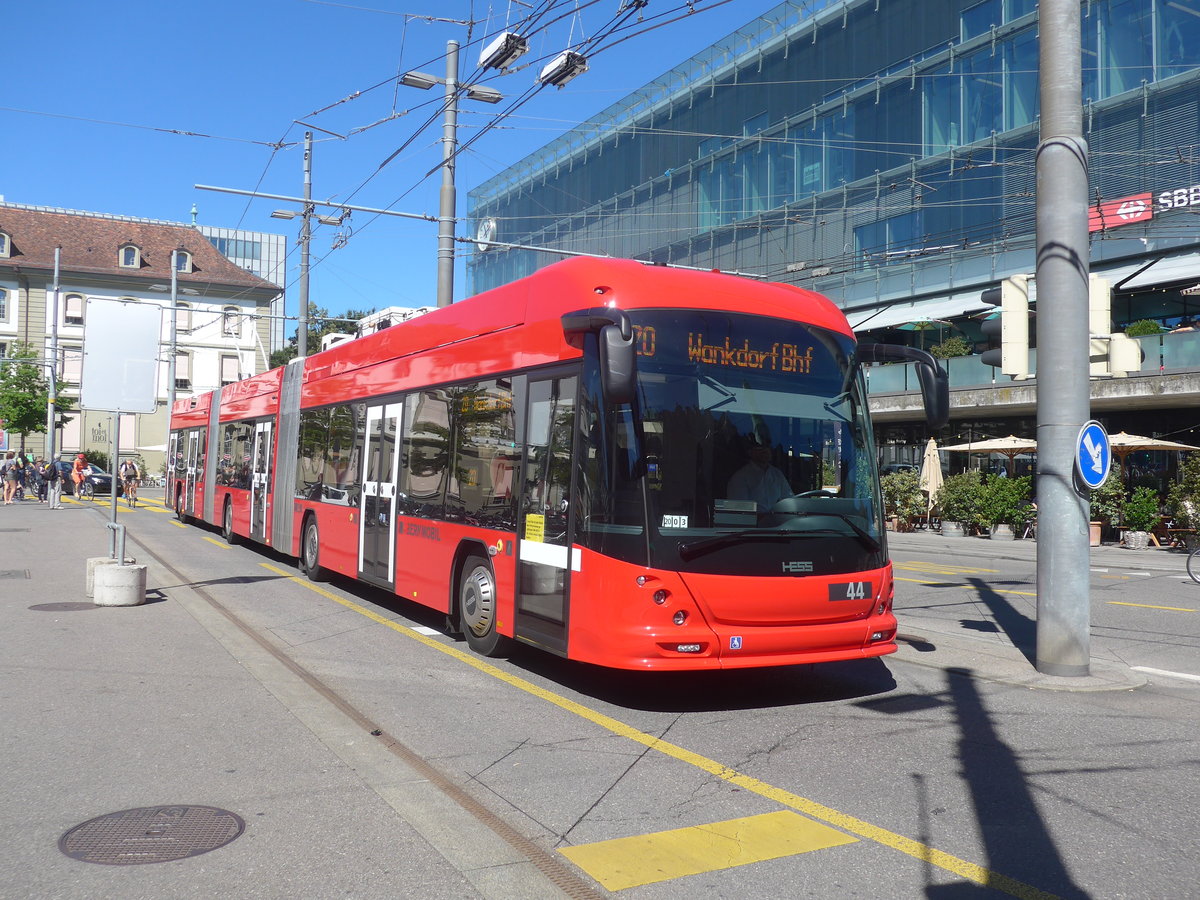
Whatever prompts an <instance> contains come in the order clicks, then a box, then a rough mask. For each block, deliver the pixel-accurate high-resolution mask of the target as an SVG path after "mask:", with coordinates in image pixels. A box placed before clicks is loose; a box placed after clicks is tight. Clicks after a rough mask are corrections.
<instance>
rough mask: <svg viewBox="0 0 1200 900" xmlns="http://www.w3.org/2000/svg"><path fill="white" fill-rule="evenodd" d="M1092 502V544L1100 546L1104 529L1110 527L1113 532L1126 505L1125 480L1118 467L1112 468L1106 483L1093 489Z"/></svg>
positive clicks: (1105, 480)
mask: <svg viewBox="0 0 1200 900" xmlns="http://www.w3.org/2000/svg"><path fill="white" fill-rule="evenodd" d="M1091 504H1092V505H1091V519H1092V521H1091V522H1090V523H1089V524H1090V525H1091V526H1093V528H1092V531H1093V534H1092V537H1093V540H1092V546H1093V547H1098V546H1099V545H1100V540H1101V538H1103V536H1104V534H1103V532H1104V530H1105V529H1108V531H1109V532H1110V533H1111V531H1112V529H1113V528H1115V527H1116V524H1117V522H1119V521H1120V519H1121V509H1122V507H1124V505H1125V482H1124V481H1122V480H1121V473H1120V472H1119V471H1118V470H1117V469H1116V468H1113V469H1112V470H1110V471H1109V473H1108V478H1106V479H1104V483H1103V484H1101V485H1100V487H1098V488H1096V489H1095V490H1094V491H1092V496H1091Z"/></svg>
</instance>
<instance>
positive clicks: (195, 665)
mask: <svg viewBox="0 0 1200 900" xmlns="http://www.w3.org/2000/svg"><path fill="white" fill-rule="evenodd" d="M66 504H67V505H66V507H65V508H64V509H62V510H55V511H52V510H50V509H49V507H48V506H44V505H41V504H38V503H37V502H36V501H35V502H29V501H26V502H23V503H18V504H14V505H12V506H6V507H3V508H2V509H0V598H2V599H0V720H2V721H3V722H4V723H5V727H4V728H3V729H0V731H2V732H3V734H2V737H0V748H2V753H3V759H4V766H3V773H2V774H0V793H3V796H4V797H5V798H6V802H5V803H4V804H3V805H2V809H0V869H2V870H3V871H4V872H5V873H6V875H5V878H4V885H3V886H2V887H0V897H5V898H8V897H12V898H17V897H53V898H66V900H73V898H80V900H83V898H87V900H94V898H117V897H120V898H122V900H136V898H148V900H149V898H160V897H178V896H194V897H200V896H203V897H218V896H227V897H255V898H291V897H304V896H330V897H331V896H340V897H367V896H373V897H374V896H378V897H388V896H391V897H404V896H408V897H422V898H445V900H451V898H469V897H493V898H506V897H513V896H523V897H538V898H541V897H559V896H562V892H561V890H559V889H557V888H555V887H554V886H553V885H552V884H550V882H549V881H548V880H547V879H546V878H545V877H544V876H543V875H541V874H540V873H539V872H537V871H533V870H532V869H533V867H532V865H531V863H530V862H529V861H528V859H526V858H524V857H519V856H518V855H517V854H516V853H515V851H514V850H513V849H512V847H510V846H508V845H507V844H505V843H504V842H503V841H502V840H500V838H499V837H498V836H497V835H496V834H495V833H494V832H492V831H491V830H490V829H489V828H487V827H485V826H484V825H482V824H481V823H480V821H479V820H478V819H477V818H475V817H474V816H472V815H471V814H470V813H468V812H466V811H465V810H464V809H463V808H462V807H460V806H457V805H456V804H454V803H453V802H452V801H451V800H449V799H448V798H447V796H446V795H445V794H444V793H442V792H441V791H440V790H439V789H438V788H436V787H435V786H433V785H432V784H431V783H430V781H429V779H428V778H425V777H422V774H421V773H420V772H417V771H416V770H414V769H412V768H410V767H409V766H408V765H407V764H406V763H405V762H404V761H403V760H402V759H400V758H398V757H397V756H395V755H394V754H391V753H390V752H389V751H388V750H387V749H386V748H384V747H382V746H381V744H379V743H378V742H373V741H372V740H371V739H370V738H367V739H366V740H364V733H363V731H362V728H361V726H357V725H356V724H355V723H354V722H353V721H352V720H350V719H349V718H348V717H347V716H346V715H345V714H344V713H343V712H341V711H339V710H338V709H337V708H335V707H334V706H332V705H331V704H330V703H329V702H328V701H327V700H325V699H324V698H323V697H321V696H320V695H319V694H318V693H317V692H316V691H315V690H314V689H313V687H312V686H311V685H310V684H308V683H306V682H305V681H304V680H303V679H302V678H300V677H298V676H297V674H296V673H295V672H294V671H291V670H289V669H287V668H286V667H285V666H282V665H281V664H280V663H279V661H278V660H276V659H274V658H272V657H271V655H270V654H269V653H268V652H267V651H266V650H265V649H263V648H262V647H261V646H258V645H257V644H256V643H255V642H254V641H253V640H252V639H251V638H250V637H248V636H247V635H246V634H244V633H243V632H242V631H240V630H239V629H238V628H237V626H236V625H235V624H233V623H232V622H231V621H229V620H228V619H227V618H226V617H224V616H223V615H221V614H220V613H219V612H218V611H217V610H215V609H214V608H213V606H212V605H211V604H210V603H208V602H207V601H206V600H204V599H203V598H202V597H201V596H200V595H199V594H197V593H196V591H195V589H194V588H193V586H192V585H190V584H179V583H178V580H177V579H175V578H174V577H173V576H172V575H171V574H170V572H169V571H168V570H167V569H165V568H164V567H163V566H162V565H160V564H159V563H157V562H156V561H155V560H154V559H153V558H150V557H149V556H148V554H147V552H146V550H145V545H144V544H139V542H138V540H137V538H138V534H139V533H140V534H144V535H149V536H150V539H151V541H150V543H151V545H152V546H153V545H155V541H157V545H158V546H166V544H164V543H163V541H164V540H165V539H167V538H171V537H173V536H174V534H173V532H171V531H170V529H171V528H173V527H174V525H173V523H172V522H171V521H170V519H169V516H168V514H167V513H166V512H165V511H160V512H158V513H157V515H155V514H154V513H152V512H150V511H143V512H137V511H135V512H134V513H133V514H132V515H130V516H129V517H128V518H125V517H124V516H123V517H122V521H127V522H130V523H134V524H130V531H131V534H130V542H129V545H128V547H127V555H129V556H133V557H136V558H137V562H138V563H139V564H147V565H148V572H147V575H148V578H147V602H146V604H144V605H142V606H136V607H97V606H95V605H93V604H92V603H91V601H89V600H87V599H86V598H85V596H84V582H85V560H86V559H87V558H88V557H94V556H96V557H107V556H108V533H107V532H106V531H105V529H104V522H105V521H107V517H108V507H107V504H106V503H95V504H90V503H88V504H75V503H72V502H71V501H66ZM159 506H160V509H161V504H159ZM190 537H193V539H192V540H191V541H189V542H185V543H182V544H181V546H190V547H194V546H195V545H196V542H197V541H196V539H195V538H194V536H190ZM212 549H213V550H214V551H217V553H220V552H221V551H219V550H217V548H215V547H214V548H212ZM175 564H178V563H177V562H176V563H173V565H175ZM215 575H216V576H217V577H218V578H221V577H224V573H223V572H216V573H215ZM227 580H228V579H227ZM233 580H235V581H241V580H242V579H241V578H234V579H233ZM282 584H283V585H286V581H285V582H282ZM268 589H269V588H267V587H264V588H262V590H268ZM125 810H145V811H146V813H147V814H149V815H150V816H151V820H150V821H151V822H152V824H151V825H150V826H149V827H145V826H144V825H143V824H141V820H140V819H138V823H137V824H136V829H135V833H132V834H131V833H129V832H128V831H126V830H125V828H126V826H124V825H123V824H120V823H118V826H117V828H116V830H115V831H114V830H111V829H110V830H108V831H105V830H104V828H105V827H107V826H108V825H109V823H108V822H106V823H105V826H102V827H101V828H100V833H99V835H98V836H96V837H94V838H93V839H91V840H85V841H84V842H83V851H82V855H84V856H92V857H93V858H95V859H97V860H99V861H102V862H105V863H107V864H102V865H96V864H90V863H89V862H84V861H80V859H79V858H78V857H75V858H72V856H69V855H66V853H65V852H62V851H60V847H59V841H60V838H63V837H64V836H65V835H66V834H67V833H68V831H70V830H71V829H74V828H75V827H76V826H79V825H82V824H84V823H87V822H89V821H90V820H93V819H96V818H98V817H103V816H108V815H109V814H112V813H116V812H120V811H125ZM222 811H229V812H232V813H234V814H235V816H236V817H240V820H241V821H242V822H244V823H245V828H244V832H241V833H240V834H233V839H232V840H229V841H228V843H224V844H223V845H222V844H220V843H216V844H215V848H214V844H210V843H206V842H209V841H213V842H216V841H224V840H225V839H226V838H227V837H228V835H229V833H232V832H235V831H236V830H237V829H236V828H235V823H236V821H237V819H236V818H235V819H231V818H229V817H228V816H221V815H219V814H220V813H221V812H222ZM196 816H198V817H199V820H194V817H196ZM127 818H136V817H127ZM87 833H88V832H87V830H86V829H81V830H80V831H79V832H78V835H77V836H76V837H73V838H72V840H77V837H78V836H82V835H86V834H87ZM72 846H73V847H77V845H72ZM455 847H457V848H459V849H458V851H457V853H456V851H455V849H454V848H455ZM448 848H449V849H448ZM67 849H71V848H70V847H68V848H67ZM189 849H194V850H197V851H199V852H200V853H202V854H203V855H196V858H194V859H192V858H179V857H180V855H181V853H182V854H183V855H185V856H186V855H187V851H188V850H189ZM204 850H211V851H212V852H203V851H204ZM139 854H140V855H141V856H143V857H151V858H150V859H148V860H146V861H149V862H155V863H161V864H155V865H148V864H132V858H135V857H137V856H138V855H139ZM192 855H195V854H194V853H193V854H192Z"/></svg>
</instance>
